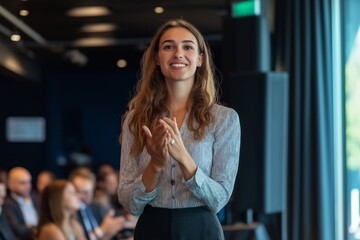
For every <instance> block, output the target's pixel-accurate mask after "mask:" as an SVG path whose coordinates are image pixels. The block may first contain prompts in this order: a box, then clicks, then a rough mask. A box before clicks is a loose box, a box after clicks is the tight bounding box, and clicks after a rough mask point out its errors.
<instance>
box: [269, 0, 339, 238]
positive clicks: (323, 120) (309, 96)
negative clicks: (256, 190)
mask: <svg viewBox="0 0 360 240" xmlns="http://www.w3.org/2000/svg"><path fill="white" fill-rule="evenodd" d="M331 7H332V6H331V1H328V0H315V1H314V0H291V1H288V0H277V1H276V7H275V16H276V17H275V18H276V19H275V31H274V50H275V51H274V55H273V56H274V58H275V61H274V62H275V66H274V67H275V68H276V69H277V70H281V71H287V72H288V73H289V85H290V95H289V96H290V104H289V110H290V111H289V113H290V115H289V120H290V122H289V163H288V216H287V219H288V223H287V225H288V230H287V232H288V239H289V240H315V239H316V240H333V239H334V224H333V222H334V216H335V214H334V200H333V196H334V193H333V192H334V190H333V189H334V187H333V186H334V176H333V172H334V171H333V170H334V169H333V165H334V164H333V163H334V150H333V147H332V146H333V135H334V132H333V120H332V116H333V115H332V101H333V96H332V88H331V87H332V58H331V57H332V49H331V44H332V42H331V41H332V39H331Z"/></svg>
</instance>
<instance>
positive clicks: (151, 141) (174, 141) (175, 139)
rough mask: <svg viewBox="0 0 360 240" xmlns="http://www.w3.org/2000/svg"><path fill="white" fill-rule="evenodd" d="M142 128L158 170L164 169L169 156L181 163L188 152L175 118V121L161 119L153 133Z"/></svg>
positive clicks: (166, 118)
mask: <svg viewBox="0 0 360 240" xmlns="http://www.w3.org/2000/svg"><path fill="white" fill-rule="evenodd" d="M142 128H143V130H144V132H145V135H146V148H147V150H148V153H149V154H150V156H151V161H152V164H154V165H155V166H156V168H158V169H159V170H160V169H163V168H164V167H165V165H166V163H167V161H168V159H169V155H170V156H171V157H172V158H174V159H175V160H176V161H178V162H179V163H181V161H182V160H183V158H184V157H183V156H186V154H187V151H186V149H185V147H184V144H183V142H182V139H181V135H180V130H179V128H178V126H177V123H176V118H175V117H174V118H173V119H170V118H168V117H164V118H163V119H159V122H158V124H157V125H156V126H155V128H154V129H153V130H152V131H150V129H149V128H148V127H147V126H145V125H144V126H142Z"/></svg>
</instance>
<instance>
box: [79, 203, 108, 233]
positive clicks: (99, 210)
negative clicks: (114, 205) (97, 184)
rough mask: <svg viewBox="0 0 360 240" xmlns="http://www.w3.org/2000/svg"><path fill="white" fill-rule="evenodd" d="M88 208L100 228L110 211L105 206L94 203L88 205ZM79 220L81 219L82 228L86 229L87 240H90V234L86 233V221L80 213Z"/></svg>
mask: <svg viewBox="0 0 360 240" xmlns="http://www.w3.org/2000/svg"><path fill="white" fill-rule="evenodd" d="M87 208H88V211H91V213H92V215H93V216H94V218H95V220H96V222H97V224H98V225H99V226H100V224H101V222H102V221H103V219H104V217H105V215H106V214H107V212H108V211H109V209H108V208H106V207H104V206H103V205H101V204H97V203H92V204H90V205H88V206H87ZM78 219H79V222H80V223H81V226H82V227H83V229H84V232H85V234H86V237H87V239H90V237H89V233H88V232H87V231H86V227H85V223H84V219H83V218H82V216H81V214H80V211H78Z"/></svg>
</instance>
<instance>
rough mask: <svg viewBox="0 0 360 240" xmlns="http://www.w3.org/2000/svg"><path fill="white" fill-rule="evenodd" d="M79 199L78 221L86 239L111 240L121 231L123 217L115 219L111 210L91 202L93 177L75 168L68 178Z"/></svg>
mask: <svg viewBox="0 0 360 240" xmlns="http://www.w3.org/2000/svg"><path fill="white" fill-rule="evenodd" d="M69 178H70V181H71V182H72V183H73V184H74V186H75V189H76V191H77V193H78V196H79V198H80V201H81V203H80V210H79V211H78V216H79V220H80V222H81V224H82V226H83V228H84V231H85V234H87V237H88V239H112V238H113V237H115V236H116V235H117V234H118V233H119V232H120V231H121V230H122V229H123V223H124V217H122V216H119V217H115V216H114V214H115V211H114V210H113V209H108V208H105V207H104V206H102V205H100V204H96V203H94V202H93V196H94V189H95V184H96V178H95V175H94V174H93V173H92V172H91V171H90V170H89V169H86V168H77V169H75V170H74V171H73V172H72V173H71V174H70V176H69Z"/></svg>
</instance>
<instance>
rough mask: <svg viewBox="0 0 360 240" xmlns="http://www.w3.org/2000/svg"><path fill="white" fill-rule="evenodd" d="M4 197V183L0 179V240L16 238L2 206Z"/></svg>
mask: <svg viewBox="0 0 360 240" xmlns="http://www.w3.org/2000/svg"><path fill="white" fill-rule="evenodd" d="M5 197H6V184H5V181H4V179H0V240H8V239H16V238H15V234H14V232H13V231H12V229H11V227H10V224H9V222H8V220H7V218H6V217H5V215H4V211H3V208H2V207H3V205H4V200H5Z"/></svg>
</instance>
